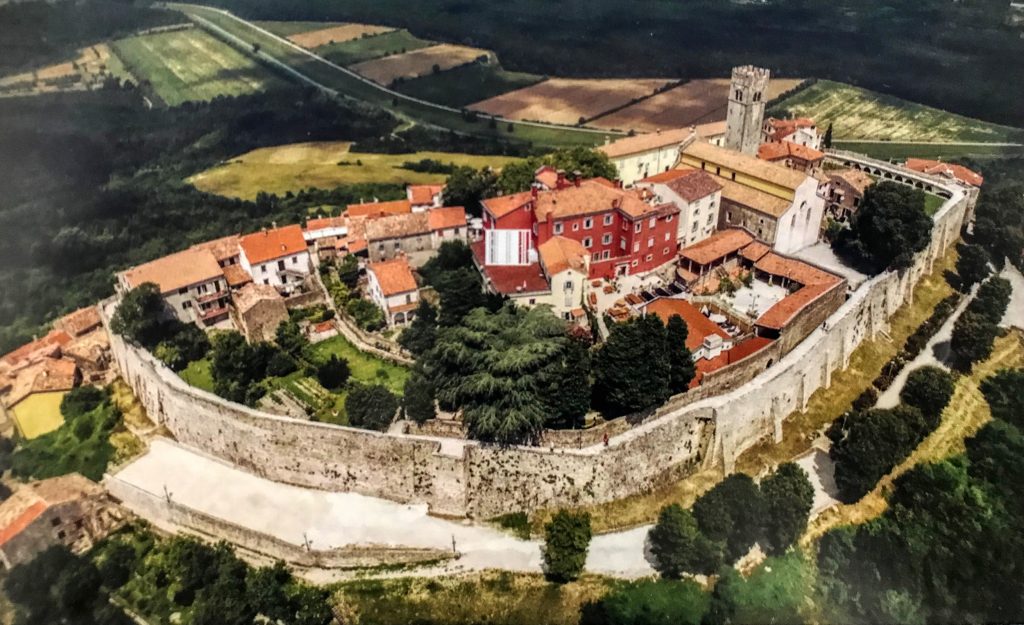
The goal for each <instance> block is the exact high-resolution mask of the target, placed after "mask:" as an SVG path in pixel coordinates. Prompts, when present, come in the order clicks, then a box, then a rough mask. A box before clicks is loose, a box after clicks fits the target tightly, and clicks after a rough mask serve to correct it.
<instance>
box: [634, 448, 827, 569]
mask: <svg viewBox="0 0 1024 625" xmlns="http://www.w3.org/2000/svg"><path fill="white" fill-rule="evenodd" d="M813 501H814V489H813V488H812V486H811V483H810V480H809V478H808V476H807V473H806V472H805V471H804V470H803V469H802V468H800V467H799V466H798V465H796V464H793V463H785V464H783V465H781V466H780V467H779V468H778V469H777V470H776V471H775V472H774V473H773V474H771V475H770V476H768V477H766V478H765V479H764V480H763V481H762V482H761V484H760V486H759V485H758V484H756V483H755V482H754V480H752V479H751V478H750V476H748V475H745V474H742V473H735V474H733V475H730V476H729V477H727V478H726V479H724V480H722V481H721V482H719V483H718V484H716V485H715V487H714V488H712V489H711V490H709V491H708V492H706V493H704V494H703V495H701V496H700V497H699V498H698V499H697V501H696V502H694V504H693V510H692V512H691V511H690V510H686V509H684V508H683V507H682V506H680V505H679V504H671V505H668V506H665V507H664V508H662V510H661V513H660V514H659V515H658V521H657V523H655V525H654V527H653V528H651V531H650V533H649V534H648V542H649V544H650V549H651V554H652V555H653V556H654V562H653V566H654V567H655V569H656V570H657V571H658V572H659V573H660V574H661V575H662V576H663V577H666V578H669V579H678V578H679V577H681V576H682V575H684V574H711V573H715V572H716V571H718V570H719V568H720V567H722V565H723V564H731V563H733V562H735V561H736V560H738V559H739V558H741V557H743V555H745V554H746V553H747V552H748V551H749V550H750V548H751V547H752V546H753V545H754V543H755V542H757V541H763V542H764V544H765V546H766V547H767V550H768V551H769V552H771V553H775V554H781V553H783V552H785V551H786V550H787V549H788V548H789V547H790V546H791V545H793V544H794V543H795V542H796V540H797V539H798V538H799V537H800V535H801V534H803V532H804V530H805V529H806V526H807V519H808V518H809V516H810V513H811V505H812V503H813Z"/></svg>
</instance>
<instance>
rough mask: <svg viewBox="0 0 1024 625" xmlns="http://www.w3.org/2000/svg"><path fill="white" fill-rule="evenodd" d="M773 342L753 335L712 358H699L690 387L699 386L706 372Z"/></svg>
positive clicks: (754, 352) (746, 355)
mask: <svg viewBox="0 0 1024 625" xmlns="http://www.w3.org/2000/svg"><path fill="white" fill-rule="evenodd" d="M773 342H774V341H772V339H767V338H764V337H761V336H754V337H751V338H749V339H746V340H744V341H740V342H739V343H737V344H736V345H733V347H732V349H730V350H727V351H724V352H722V353H721V354H719V355H718V356H716V357H714V358H710V359H709V358H701V359H700V360H698V361H697V362H696V363H695V365H696V369H697V375H695V376H693V380H691V381H690V388H695V387H697V386H700V384H701V383H702V382H703V381H704V376H705V375H707V374H708V373H711V372H712V371H717V370H719V369H721V368H722V367H725V366H728V365H731V364H733V363H737V362H739V361H741V360H743V359H744V358H746V357H748V356H752V355H754V354H756V353H757V352H759V351H761V350H762V349H764V348H765V347H768V346H769V345H771V344H772V343H773Z"/></svg>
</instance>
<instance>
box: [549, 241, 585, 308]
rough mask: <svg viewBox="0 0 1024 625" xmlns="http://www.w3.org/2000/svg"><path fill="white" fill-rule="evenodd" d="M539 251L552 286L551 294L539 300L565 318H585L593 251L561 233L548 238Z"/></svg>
mask: <svg viewBox="0 0 1024 625" xmlns="http://www.w3.org/2000/svg"><path fill="white" fill-rule="evenodd" d="M537 252H538V255H539V256H540V264H541V267H542V268H543V269H544V274H545V275H546V276H547V278H548V284H549V285H550V294H549V295H547V296H546V297H544V298H542V299H540V301H538V302H537V303H538V304H549V305H550V306H551V309H552V312H554V314H556V315H558V316H559V317H562V318H563V319H567V320H572V319H577V318H579V317H582V313H583V303H584V297H585V296H586V289H587V276H588V275H589V272H590V253H589V252H588V251H587V249H586V248H585V247H583V244H582V243H580V242H579V241H575V240H573V239H569V238H566V237H561V236H556V237H552V238H550V239H548V240H547V241H545V242H544V243H542V244H541V245H540V246H539V247H538V248H537Z"/></svg>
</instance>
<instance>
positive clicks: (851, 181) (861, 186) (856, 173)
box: [829, 168, 875, 195]
mask: <svg viewBox="0 0 1024 625" xmlns="http://www.w3.org/2000/svg"><path fill="white" fill-rule="evenodd" d="M836 178H838V179H840V180H843V181H844V182H846V184H848V185H850V186H851V187H853V188H854V189H855V190H856V191H857V192H858V193H860V194H862V195H863V193H864V191H865V190H866V189H867V188H868V187H870V186H871V185H873V184H875V181H874V179H872V178H871V176H869V175H867V174H865V173H864V172H862V171H861V170H859V169H852V168H851V169H843V170H841V171H836V172H832V173H831V174H829V179H830V180H831V179H836Z"/></svg>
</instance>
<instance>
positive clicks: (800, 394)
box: [103, 185, 976, 518]
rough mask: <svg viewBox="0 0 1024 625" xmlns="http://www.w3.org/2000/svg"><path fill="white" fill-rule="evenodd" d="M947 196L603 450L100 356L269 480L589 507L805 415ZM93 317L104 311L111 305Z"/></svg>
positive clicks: (190, 434)
mask: <svg viewBox="0 0 1024 625" xmlns="http://www.w3.org/2000/svg"><path fill="white" fill-rule="evenodd" d="M949 191H950V193H951V195H952V197H951V199H950V200H949V201H947V202H946V204H945V205H944V206H943V208H942V209H940V210H939V212H938V213H937V214H936V216H935V228H934V229H933V234H932V241H931V243H930V245H929V246H928V248H927V249H926V250H924V251H923V252H921V253H920V254H918V256H917V257H916V259H915V262H914V264H913V266H912V267H911V268H909V269H907V270H906V271H904V272H902V273H891V272H890V273H885V274H882V275H879V276H876V277H874V278H872V279H870V280H868V281H866V282H864V283H863V284H861V285H860V287H859V288H858V289H857V290H856V291H854V292H853V293H852V294H851V295H850V296H849V298H848V299H847V300H846V301H845V302H844V303H843V304H842V306H841V307H840V308H839V309H838V310H837V311H835V312H834V313H832V314H831V315H830V316H829V318H828V320H827V321H826V322H825V326H824V327H827V328H828V330H825V329H823V327H819V328H817V329H815V330H814V331H813V332H811V333H810V334H809V335H808V336H807V338H806V339H805V340H804V341H803V342H801V343H800V344H799V345H797V346H796V347H795V348H794V349H793V350H792V351H791V352H789V353H788V354H786V355H785V356H783V357H782V358H781V359H770V360H769V361H766V362H765V367H766V368H765V369H764V370H763V371H761V373H759V374H758V375H756V377H753V379H747V378H748V377H749V375H750V372H751V371H752V370H753V369H751V368H750V363H746V362H745V363H744V364H745V366H744V367H741V368H738V369H737V370H736V371H739V372H740V373H737V374H735V375H734V376H733V379H731V380H730V379H725V378H726V375H725V374H722V376H721V377H722V378H723V380H722V387H723V388H726V387H730V386H734V385H736V386H735V387H734V388H733V390H731V391H729V392H726V393H722V394H718V395H715V396H710V397H709V396H707V395H705V394H704V392H698V393H695V394H693V395H691V394H685V395H682V396H679V397H677V398H673V399H672V400H670V401H669V402H668V403H667V404H666V405H665V406H662V407H661V408H660V409H658V410H657V411H655V413H654V414H653V415H652V416H650V417H648V418H647V419H646V420H645V421H644V422H643V423H641V424H640V425H637V426H635V427H633V428H630V429H628V430H626V431H623V432H613V434H614V435H613V436H612V437H611V440H610V442H609V445H608V446H604V445H603V444H601V443H597V444H592V445H589V446H584V447H583V448H582V449H575V448H572V447H569V448H557V447H556V448H555V449H551V448H549V447H541V448H536V447H531V448H526V447H517V448H511V449H499V448H495V447H488V446H483V445H480V444H478V443H476V442H473V441H461V440H454V439H450V438H440V437H430V436H414V435H405V434H385V433H377V432H370V431H365V430H358V429H354V428H347V427H341V426H335V425H330V424H323V423H314V422H308V421H297V420H294V419H289V418H286V417H278V416H274V415H271V414H267V413H262V412H259V411H256V410H252V409H249V408H246V407H244V406H240V405H238V404H233V403H229V402H226V401H224V400H222V399H220V398H218V397H216V396H214V395H212V394H210V393H207V392H205V391H202V390H199V389H196V388H193V387H190V386H189V385H187V384H186V383H185V382H184V381H182V380H181V379H180V378H179V377H178V376H176V375H175V374H174V373H173V372H171V371H170V370H169V369H167V368H166V367H164V366H163V365H162V364H161V363H160V362H159V361H157V360H156V359H154V358H153V357H152V356H151V355H150V354H148V353H146V352H145V351H143V350H141V349H138V348H136V347H133V346H130V345H127V344H126V343H125V342H124V341H123V340H121V339H120V337H117V336H112V337H111V347H112V351H113V354H114V357H115V359H116V362H117V364H118V367H119V368H120V371H121V373H122V375H123V377H124V379H125V380H126V381H127V382H128V384H129V385H130V386H131V387H132V389H133V390H134V391H135V394H136V396H137V397H138V398H139V400H140V401H141V402H142V404H143V405H144V406H145V408H146V410H147V413H148V414H149V415H150V418H151V419H153V420H154V421H156V422H157V423H159V424H161V425H164V426H165V427H166V428H167V429H168V431H170V432H171V433H172V434H173V435H174V436H175V437H176V438H177V439H178V441H180V442H181V443H183V444H185V445H188V446H191V447H195V448H197V449H199V450H202V451H204V452H206V453H209V454H212V455H214V456H216V457H218V458H222V459H224V460H226V461H228V462H231V463H233V464H235V465H238V466H239V467H241V468H243V469H245V470H247V471H250V472H252V473H254V474H257V475H260V476H264V477H267V478H269V479H272V480H276V481H279V482H284V483H290V484H296V485H301V486H307V487H314V488H320V489H325V490H332V491H352V492H357V493H360V494H364V495H369V496H374V497H382V498H385V499H390V500H394V501H399V502H423V503H426V504H428V505H429V507H430V509H431V511H432V512H433V513H437V514H444V515H451V516H471V517H477V518H487V517H492V516H496V515H499V514H503V513H507V512H513V511H519V510H531V509H535V508H538V507H557V506H567V505H579V504H597V503H603V502H608V501H613V500H616V499H621V498H624V497H627V496H630V495H635V494H637V493H641V492H645V491H648V490H650V489H652V488H655V487H657V486H659V485H661V484H663V483H665V482H666V481H669V480H672V479H676V478H678V477H681V476H683V475H686V474H687V473H688V472H690V471H692V470H693V468H694V467H696V466H703V465H708V464H710V463H714V464H717V465H719V466H722V467H723V468H724V470H725V471H726V472H731V471H732V470H733V468H734V464H735V459H736V457H737V456H738V455H739V454H740V453H742V452H743V451H744V450H746V449H749V448H750V447H752V446H753V445H755V444H757V443H758V442H760V441H763V440H770V439H774V440H781V436H782V422H783V420H784V419H785V418H786V416H787V415H789V414H791V413H793V412H794V411H798V410H804V409H806V406H807V402H808V400H809V398H810V396H811V394H813V393H814V392H815V391H816V390H818V389H821V388H827V387H828V386H829V385H830V383H831V376H832V373H833V372H835V371H837V370H839V369H843V368H845V367H846V366H847V365H848V364H849V358H850V354H851V353H852V352H853V350H854V349H855V348H856V347H857V346H858V345H859V344H860V343H861V341H863V340H864V339H867V338H871V337H873V336H874V335H875V334H877V333H878V332H881V331H885V330H886V328H887V325H888V319H889V318H890V317H891V316H892V315H893V313H895V312H896V310H897V309H898V308H899V307H900V306H902V305H903V304H904V303H907V302H908V301H909V300H910V299H911V298H912V296H913V287H914V286H915V285H916V284H917V282H918V281H919V280H920V279H921V277H922V276H923V275H925V274H926V273H928V272H930V270H931V268H932V265H933V263H934V260H935V259H936V258H937V257H939V256H941V255H942V254H944V252H945V251H946V250H947V249H948V248H949V246H950V245H952V244H953V243H954V242H955V241H956V240H957V238H958V236H959V231H960V227H961V224H962V221H963V219H964V216H965V214H966V213H967V211H968V210H969V208H970V207H971V206H973V200H974V198H975V197H976V192H968V191H966V190H964V189H962V188H961V187H958V186H955V185H950V186H949ZM103 309H104V310H105V315H109V313H110V309H111V305H110V304H109V303H108V305H107V306H104V307H103ZM766 357H768V358H771V357H770V355H769V356H766ZM752 358H758V356H757V355H755V356H753V357H752ZM757 362H758V363H760V362H761V361H757ZM738 384H742V386H739V385H738ZM716 386H717V385H716ZM719 390H720V389H719ZM585 445H586V444H585Z"/></svg>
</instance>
